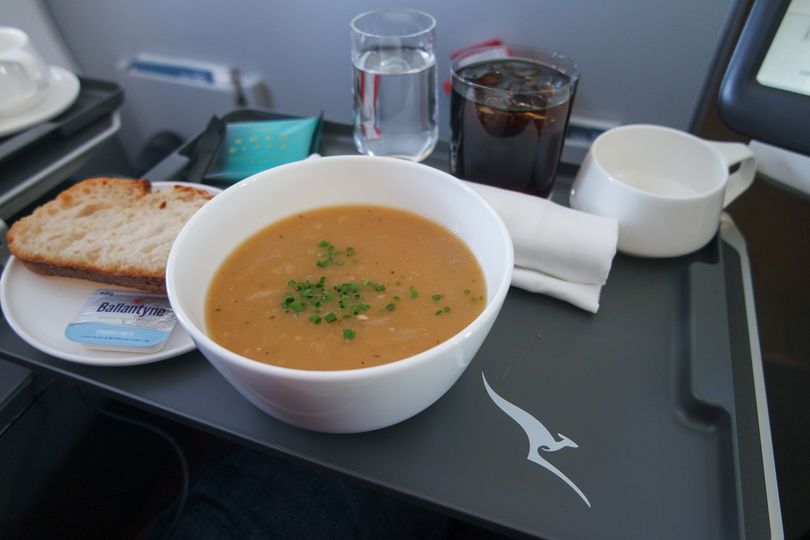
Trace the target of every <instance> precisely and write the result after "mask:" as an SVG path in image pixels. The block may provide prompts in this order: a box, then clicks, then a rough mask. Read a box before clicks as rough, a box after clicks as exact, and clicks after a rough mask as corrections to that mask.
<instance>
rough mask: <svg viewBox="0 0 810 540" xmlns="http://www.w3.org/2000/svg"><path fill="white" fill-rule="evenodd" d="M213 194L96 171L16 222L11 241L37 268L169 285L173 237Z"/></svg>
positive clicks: (154, 287) (147, 286) (140, 285)
mask: <svg viewBox="0 0 810 540" xmlns="http://www.w3.org/2000/svg"><path fill="white" fill-rule="evenodd" d="M212 197H213V195H212V194H211V193H208V192H207V191H204V190H201V189H197V188H193V187H189V186H180V185H178V186H174V187H173V188H170V189H167V190H153V189H152V184H151V182H149V181H148V180H126V179H121V178H91V179H88V180H84V181H82V182H79V183H77V184H75V185H74V186H72V187H70V188H68V189H66V190H65V191H63V192H62V193H60V194H59V195H58V196H57V197H56V199H54V200H52V201H50V202H48V203H46V204H44V205H43V206H40V207H39V208H37V209H36V210H34V212H33V213H32V214H31V215H30V216H27V217H24V218H22V219H20V220H19V221H17V222H16V223H14V225H13V226H12V227H11V230H9V232H8V235H7V241H8V247H9V250H10V251H11V253H12V254H13V255H14V256H15V257H17V258H18V259H19V260H21V261H22V262H24V263H25V265H26V266H27V267H28V268H30V269H31V270H32V271H34V272H37V273H39V274H44V275H54V276H64V277H72V278H81V279H88V280H92V281H98V282H101V283H108V284H113V285H122V286H125V287H132V288H135V289H140V290H144V291H153V292H162V293H165V292H166V262H167V260H168V258H169V251H170V250H171V247H172V243H173V242H174V239H175V238H176V237H177V234H178V233H179V232H180V229H181V228H182V227H183V225H184V224H185V223H186V221H187V220H188V219H189V218H190V217H191V216H192V214H194V212H196V211H197V210H198V209H199V208H200V207H202V205H204V204H205V203H206V202H207V201H209V200H210V199H211V198H212Z"/></svg>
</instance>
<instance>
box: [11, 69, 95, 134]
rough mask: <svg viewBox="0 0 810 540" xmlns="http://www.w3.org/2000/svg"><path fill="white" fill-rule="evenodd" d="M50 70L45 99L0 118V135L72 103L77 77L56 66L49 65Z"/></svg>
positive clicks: (77, 88)
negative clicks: (31, 106) (19, 111)
mask: <svg viewBox="0 0 810 540" xmlns="http://www.w3.org/2000/svg"><path fill="white" fill-rule="evenodd" d="M50 72H51V84H50V86H49V87H48V89H47V90H46V92H47V95H46V96H45V99H43V100H42V101H41V102H39V104H38V105H37V106H36V107H33V108H31V109H28V110H27V111H23V112H21V113H20V114H16V115H14V116H9V117H6V118H0V137H2V136H4V135H8V134H9V133H14V132H15V131H21V130H23V129H25V128H28V127H31V126H33V125H34V124H38V123H40V122H44V121H46V120H50V119H51V118H53V117H54V116H56V115H58V114H59V113H61V112H63V111H64V110H65V109H67V108H68V107H70V106H71V105H73V102H74V101H76V97H78V95H79V89H80V86H81V85H80V83H79V78H78V77H76V75H74V74H73V73H71V72H70V71H68V70H66V69H63V68H60V67H58V66H51V67H50Z"/></svg>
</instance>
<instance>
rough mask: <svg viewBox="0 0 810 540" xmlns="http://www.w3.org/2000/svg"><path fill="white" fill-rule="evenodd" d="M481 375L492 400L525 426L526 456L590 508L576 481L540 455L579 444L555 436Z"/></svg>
mask: <svg viewBox="0 0 810 540" xmlns="http://www.w3.org/2000/svg"><path fill="white" fill-rule="evenodd" d="M481 377H482V378H483V379H484V388H486V389H487V393H488V394H489V397H490V398H492V401H494V402H495V405H497V406H498V408H500V409H501V410H502V411H503V412H505V413H506V414H507V416H509V417H510V418H511V419H512V420H514V421H515V422H517V423H518V425H519V426H520V427H522V428H523V431H525V432H526V436H527V437H528V438H529V455H528V456H526V459H528V460H529V461H532V462H534V463H537V464H538V465H540V466H541V467H545V468H546V469H548V470H549V471H551V472H552V473H554V474H555V475H557V476H558V477H559V478H560V479H561V480H562V481H563V482H565V483H566V484H568V486H569V487H570V488H571V489H573V490H574V491H575V492H576V494H577V495H579V496H580V497H581V498H582V500H583V501H585V504H587V505H588V508H590V507H591V503H590V501H588V498H587V497H586V496H585V494H584V493H582V490H580V489H579V488H578V487H577V485H576V484H574V482H572V481H571V479H569V478H568V477H567V476H565V475H564V474H563V473H562V471H560V470H559V469H558V468H557V467H555V466H554V465H552V464H551V463H549V462H548V461H546V460H545V459H543V456H541V455H540V450H542V451H544V452H556V451H557V450H561V449H563V448H566V447H567V448H577V444H576V443H575V442H574V441H572V440H571V439H569V438H568V437H566V436H565V435H562V434H560V433H558V434H557V437H559V440H557V439H556V438H554V435H552V434H551V432H550V431H549V430H548V429H546V426H544V425H543V424H541V423H540V421H539V420H537V418H535V417H534V416H532V415H530V414H529V413H527V412H526V411H524V410H523V409H521V408H520V407H516V406H515V405H512V404H511V403H509V402H508V401H506V400H505V399H503V398H502V397H501V396H499V395H498V394H496V393H495V391H494V390H493V389H492V387H491V386H489V383H488V382H487V378H486V377H485V376H484V374H483V373H481Z"/></svg>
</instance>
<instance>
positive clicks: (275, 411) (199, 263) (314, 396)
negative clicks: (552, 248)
mask: <svg viewBox="0 0 810 540" xmlns="http://www.w3.org/2000/svg"><path fill="white" fill-rule="evenodd" d="M339 204H377V205H386V206H392V207H397V208H402V209H407V210H410V211H413V212H416V213H418V214H421V215H422V216H425V217H427V218H429V219H432V220H433V221H435V222H437V223H440V224H442V225H444V226H445V227H446V228H447V229H449V230H451V231H453V232H454V233H455V234H457V235H458V236H459V237H460V238H462V239H463V240H464V241H465V242H466V243H467V245H468V246H469V247H470V248H471V249H472V251H473V253H474V254H475V255H476V257H477V258H478V261H479V263H480V265H481V268H482V270H483V272H484V276H485V278H486V284H487V305H486V307H485V308H484V310H483V312H482V313H481V314H480V315H479V316H478V317H477V318H476V319H475V320H474V321H473V322H472V323H470V324H469V325H468V326H467V327H466V328H464V329H463V330H462V331H461V332H459V333H458V334H456V335H455V336H453V337H452V338H450V339H449V340H447V341H445V342H443V343H441V344H439V345H437V346H435V347H433V348H432V349H429V350H427V351H425V352H422V353H419V354H416V355H414V356H411V357H408V358H405V359H403V360H398V361H396V362H392V363H389V364H384V365H380V366H374V367H368V368H362V369H353V370H344V371H307V370H299V369H290V368H284V367H279V366H274V365H269V364H263V363H260V362H256V361H254V360H250V359H248V358H245V357H243V356H240V355H238V354H236V353H233V352H231V351H229V350H227V349H225V348H224V347H222V346H220V345H218V344H217V343H215V342H214V341H213V340H211V339H210V338H209V337H208V336H207V335H206V331H205V317H204V305H205V296H206V293H207V290H208V286H209V283H210V282H211V279H212V276H213V275H214V272H215V271H216V269H217V268H218V267H219V266H220V264H221V263H222V261H223V260H224V259H225V258H226V257H227V256H228V255H229V254H230V253H231V252H232V251H233V249H234V248H235V247H236V246H237V245H239V244H240V243H241V242H242V241H244V240H245V239H247V238H248V237H250V236H251V235H253V234H254V233H256V232H258V231H259V230H260V229H262V228H264V227H266V226H267V225H269V224H271V223H273V222H275V221H277V220H279V219H281V218H284V217H287V216H289V215H291V214H293V213H295V212H297V211H301V210H307V209H311V208H318V207H322V206H329V205H339ZM513 257H514V255H513V250H512V241H511V238H510V237H509V232H508V231H507V229H506V226H505V225H504V223H503V221H502V220H501V218H500V216H499V215H498V214H497V212H496V211H495V210H494V209H493V208H492V207H491V206H490V205H489V203H487V202H486V201H485V200H484V199H483V198H482V197H481V196H480V195H479V194H478V193H476V192H475V191H474V190H472V189H471V188H470V187H468V186H467V185H466V184H465V183H464V182H462V181H460V180H458V179H456V178H454V177H452V176H450V175H448V174H446V173H443V172H441V171H438V170H436V169H433V168H431V167H428V166H425V165H421V164H418V163H413V162H409V161H404V160H399V159H394V158H382V157H366V156H338V157H325V158H316V159H308V160H304V161H300V162H296V163H291V164H289V165H283V166H280V167H276V168H273V169H269V170H267V171H264V172H261V173H258V174H256V175H254V176H252V177H250V178H247V179H245V180H243V181H242V182H239V183H238V184H235V185H234V186H232V187H230V188H228V189H226V190H225V191H223V192H222V193H220V194H219V195H217V196H216V197H215V198H214V199H213V200H211V201H210V202H209V203H208V204H206V205H205V206H204V207H203V208H202V209H200V210H199V211H198V212H197V213H196V214H195V215H194V216H193V217H192V218H191V219H190V220H189V221H188V223H187V224H186V226H185V227H184V228H183V229H182V231H181V232H180V234H179V235H178V237H177V240H176V241H175V243H174V246H173V247H172V250H171V254H170V255H169V262H168V267H167V272H166V281H167V289H168V295H169V300H170V301H171V304H172V307H173V308H174V311H175V313H176V314H177V318H178V320H179V322H180V324H181V325H182V326H183V328H185V329H186V331H188V333H189V334H190V335H191V337H192V339H193V340H194V342H195V343H196V345H197V347H198V348H199V349H200V351H201V352H202V353H203V354H204V355H205V357H206V358H208V360H209V361H210V362H211V363H212V364H213V365H214V367H215V368H216V369H217V370H218V371H219V372H220V373H221V374H222V375H223V376H224V377H225V379H227V380H228V381H229V382H230V383H231V384H232V385H233V386H234V387H236V389H237V390H238V391H239V392H240V393H241V394H242V395H244V396H245V398H247V399H248V400H249V401H250V402H252V403H253V404H254V405H256V406H257V407H259V408H260V409H262V410H263V411H265V412H267V413H269V414H271V415H272V416H274V417H276V418H278V419H280V420H282V421H284V422H288V423H290V424H293V425H296V426H299V427H303V428H306V429H312V430H317V431H325V432H334V433H351V432H360V431H369V430H373V429H378V428H382V427H386V426H390V425H392V424H396V423H397V422H401V421H402V420H405V419H407V418H410V417H411V416H413V415H415V414H417V413H419V412H421V411H422V410H424V409H425V408H426V407H428V406H430V405H431V404H432V403H433V402H435V401H436V400H437V399H439V398H440V397H441V396H442V395H443V394H444V393H445V392H446V391H447V390H448V389H449V388H450V387H451V386H452V385H453V383H455V381H456V380H457V379H458V378H459V376H460V375H461V374H462V373H463V372H464V369H465V368H466V367H467V365H468V364H469V363H470V361H471V360H472V358H473V356H474V355H475V353H476V352H477V351H478V348H479V347H480V346H481V343H482V342H483V341H484V338H485V337H486V336H487V334H488V333H489V331H490V329H491V328H492V324H493V322H495V318H496V317H497V315H498V312H499V311H500V309H501V306H502V305H503V301H504V298H505V297H506V293H507V291H508V289H509V283H510V281H511V277H512V265H513Z"/></svg>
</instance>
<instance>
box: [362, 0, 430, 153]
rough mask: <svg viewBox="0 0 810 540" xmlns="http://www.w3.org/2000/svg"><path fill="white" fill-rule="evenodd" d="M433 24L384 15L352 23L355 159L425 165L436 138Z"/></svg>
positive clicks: (393, 12)
mask: <svg viewBox="0 0 810 540" xmlns="http://www.w3.org/2000/svg"><path fill="white" fill-rule="evenodd" d="M435 28H436V20H435V19H434V18H433V17H431V16H430V15H428V14H427V13H423V12H421V11H416V10H412V9H383V10H378V11H370V12H367V13H363V14H361V15H358V16H357V17H355V18H354V19H353V20H352V23H351V35H352V66H353V87H352V89H353V94H354V142H355V145H356V146H357V150H358V151H359V152H360V153H363V154H368V155H374V156H393V157H400V158H405V159H410V160H414V161H421V160H423V159H425V158H426V157H427V156H428V155H430V153H431V152H432V151H433V149H434V148H435V146H436V141H437V140H438V136H439V127H438V122H437V120H438V101H437V99H436V94H437V81H436V57H435V55H434V52H433V40H434V29H435Z"/></svg>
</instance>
